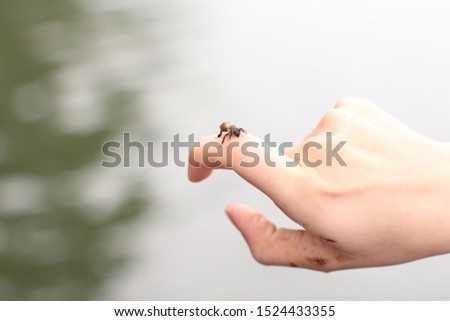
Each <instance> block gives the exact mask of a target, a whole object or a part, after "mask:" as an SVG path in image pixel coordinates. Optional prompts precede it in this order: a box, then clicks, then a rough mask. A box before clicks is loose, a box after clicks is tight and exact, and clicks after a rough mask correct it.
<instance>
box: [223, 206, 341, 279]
mask: <svg viewBox="0 0 450 321" xmlns="http://www.w3.org/2000/svg"><path fill="white" fill-rule="evenodd" d="M225 212H226V213H227V215H228V217H229V218H230V220H231V222H232V223H233V224H234V225H235V226H236V228H237V229H238V230H239V231H240V232H241V233H242V235H243V237H244V239H245V240H246V242H247V243H248V246H249V248H250V251H251V253H252V255H253V257H254V258H255V260H256V261H258V262H259V263H261V264H264V265H284V266H295V267H304V268H309V269H314V270H321V271H331V270H336V269H339V268H342V267H341V266H340V265H341V264H340V262H341V260H340V259H339V258H340V257H341V255H340V254H338V253H336V252H335V250H334V249H333V248H331V247H330V246H328V245H327V244H325V243H324V242H323V241H322V240H321V239H320V238H319V237H317V236H315V235H314V234H311V233H309V232H307V231H304V230H293V229H285V228H277V227H276V226H275V224H273V223H272V222H270V221H269V220H267V219H266V218H265V217H264V216H263V215H262V214H261V213H259V212H257V211H256V210H254V209H252V208H250V207H248V206H246V205H243V204H231V205H229V206H228V207H227V208H226V209H225Z"/></svg>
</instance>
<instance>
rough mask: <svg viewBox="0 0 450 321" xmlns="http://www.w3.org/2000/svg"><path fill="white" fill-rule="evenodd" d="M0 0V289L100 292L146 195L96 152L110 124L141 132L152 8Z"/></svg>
mask: <svg viewBox="0 0 450 321" xmlns="http://www.w3.org/2000/svg"><path fill="white" fill-rule="evenodd" d="M1 7H2V9H1V10H0V39H1V40H0V41H1V48H0V199H1V201H0V299H5V300H16V299H20V300H34V299H36V300H49V299H58V300H63V299H74V300H83V299H92V298H98V297H101V296H102V287H103V285H104V284H105V283H106V282H108V280H111V278H113V277H114V276H115V275H116V274H117V273H118V271H120V270H121V268H122V267H123V266H125V264H126V262H127V260H128V258H129V255H128V252H129V251H128V250H127V247H129V246H130V244H128V243H127V239H128V238H126V237H124V235H126V233H125V231H126V230H127V229H128V228H129V227H130V226H132V225H133V224H137V222H138V221H139V218H140V217H142V216H143V215H145V214H146V213H148V207H149V203H150V201H149V199H150V198H149V195H148V194H147V193H143V192H142V191H143V190H145V189H143V186H144V185H145V183H146V182H145V181H143V180H142V179H140V178H139V177H138V176H137V173H136V172H133V171H132V170H106V169H104V168H101V167H100V162H101V159H102V158H101V153H100V152H101V146H102V144H103V143H104V142H105V141H107V140H111V139H114V138H115V137H116V136H119V135H120V134H121V132H122V131H125V130H128V131H130V130H133V131H134V133H135V135H138V133H139V132H140V133H142V134H143V133H144V132H145V133H146V134H148V133H149V132H150V131H146V130H144V128H145V127H144V126H141V127H139V124H140V121H139V120H138V119H139V118H138V117H140V116H139V115H140V113H139V104H140V100H141V99H142V97H141V96H140V93H141V92H142V78H143V77H144V76H145V77H146V79H152V77H148V74H149V73H150V70H151V71H152V72H153V73H154V75H155V74H156V72H155V70H156V69H158V68H157V67H155V66H157V63H156V60H155V56H156V55H155V54H154V51H156V50H158V40H157V39H156V37H155V36H154V35H152V34H151V31H152V27H153V22H154V21H156V17H157V16H158V14H157V11H158V10H157V8H156V7H155V8H154V9H155V10H153V11H150V8H149V6H146V10H145V11H140V10H139V3H138V2H134V3H131V2H130V3H129V4H128V5H127V7H123V6H122V5H121V2H120V1H111V2H108V3H105V2H102V1H85V2H81V1H72V0H38V1H25V0H19V1H13V2H11V1H2V6H1ZM150 7H151V6H150ZM142 23H144V24H145V28H144V29H143V30H142V31H141V28H140V26H141V25H142ZM137 44H139V50H136V49H135V47H134V46H136V45H137ZM159 63H162V62H158V64H159ZM158 66H159V65H158ZM147 88H148V87H147ZM146 108H151V105H150V104H147V105H146ZM144 194H145V195H144ZM144 196H145V197H144Z"/></svg>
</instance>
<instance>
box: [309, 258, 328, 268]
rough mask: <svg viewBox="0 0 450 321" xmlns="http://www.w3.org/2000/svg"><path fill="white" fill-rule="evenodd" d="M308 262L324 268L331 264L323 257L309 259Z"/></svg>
mask: <svg viewBox="0 0 450 321" xmlns="http://www.w3.org/2000/svg"><path fill="white" fill-rule="evenodd" d="M306 260H307V261H308V262H310V263H311V264H313V265H315V266H324V265H326V264H328V263H329V261H328V260H326V259H324V258H321V257H307V258H306Z"/></svg>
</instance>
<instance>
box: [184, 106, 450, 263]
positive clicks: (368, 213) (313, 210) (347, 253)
mask: <svg viewBox="0 0 450 321" xmlns="http://www.w3.org/2000/svg"><path fill="white" fill-rule="evenodd" d="M327 132H331V133H332V144H333V148H336V149H338V148H340V149H339V156H340V157H341V159H342V160H343V161H344V162H345V164H346V166H344V165H343V164H341V163H340V162H338V161H337V160H336V159H335V160H333V162H332V164H331V165H330V166H327V152H328V153H329V152H330V150H329V149H327V148H325V146H326V144H327V134H326V133H327ZM328 138H329V137H328ZM221 140H222V139H221V138H217V136H210V137H205V138H204V139H202V140H201V141H200V146H197V147H194V148H193V150H192V151H191V154H190V164H189V169H188V175H189V179H190V180H191V181H193V182H198V181H201V180H203V179H205V178H206V177H208V176H209V175H210V174H211V172H212V170H213V169H214V168H231V169H233V170H234V171H236V172H237V173H238V174H239V175H240V176H241V177H242V178H244V179H245V180H247V181H248V182H250V183H251V184H253V185H254V186H256V187H257V188H259V189H260V190H261V191H263V192H264V193H265V194H266V195H267V196H268V197H270V198H271V199H272V200H273V201H274V203H275V204H276V205H277V206H278V207H279V208H280V209H281V210H282V211H283V212H284V213H285V214H286V215H287V216H288V217H289V218H291V219H292V220H293V221H294V222H296V223H298V224H299V227H300V226H301V227H303V229H298V230H294V229H285V228H277V227H275V225H274V224H273V223H271V222H270V221H268V220H267V219H266V218H265V217H264V216H263V215H262V214H260V213H258V212H257V211H256V210H254V209H251V208H249V207H247V206H245V205H241V204H232V205H229V206H228V207H227V208H226V213H227V215H228V216H229V218H230V219H231V221H232V222H233V223H234V225H235V226H236V227H237V228H238V229H239V230H240V232H241V233H242V235H243V236H244V238H245V240H246V241H247V243H248V245H249V247H250V250H251V253H252V254H253V256H254V257H255V259H256V260H257V261H258V262H260V263H262V264H267V265H286V266H297V267H304V268H310V269H315V270H321V271H333V270H339V269H347V268H356V267H368V266H382V265H390V264H398V263H403V262H407V261H411V260H415V259H419V258H423V257H427V256H432V255H437V254H443V253H448V252H450V211H449V207H450V147H449V145H448V144H445V143H439V142H435V141H432V140H430V139H427V138H425V137H423V136H421V135H419V134H417V133H416V132H414V131H413V130H411V129H409V128H408V127H406V126H405V125H403V124H402V123H400V122H399V121H397V120H396V119H394V118H393V117H392V116H390V115H389V114H387V113H385V112H384V111H382V110H381V109H379V108H378V107H377V106H376V105H374V104H373V103H371V102H369V101H367V100H364V99H360V98H345V99H342V100H340V101H338V102H337V104H336V106H335V108H334V109H332V110H330V111H329V112H327V113H326V114H325V115H324V116H323V118H322V120H321V121H320V122H319V124H318V125H317V127H316V128H315V129H314V130H313V131H312V132H311V133H310V134H309V135H308V136H307V137H306V138H305V139H303V141H302V142H300V143H299V144H298V145H297V146H295V147H293V148H290V149H288V150H285V154H284V155H281V156H280V155H278V152H277V151H276V150H274V149H271V150H270V159H271V160H272V161H273V162H274V163H275V166H269V165H268V164H267V162H265V161H264V159H266V158H267V154H266V155H265V149H264V148H263V147H262V145H261V140H260V139H258V138H256V137H254V136H252V135H250V134H242V135H240V137H234V136H233V137H232V138H231V139H230V140H229V139H228V138H227V139H226V140H225V141H224V143H223V145H222V146H223V153H221V155H210V153H206V150H207V149H205V148H204V147H205V145H206V146H207V145H208V143H209V144H211V142H217V143H218V144H220V142H221ZM237 142H239V143H240V144H241V145H240V146H243V144H244V143H250V144H253V146H249V147H252V148H248V149H247V151H251V152H252V153H254V154H253V155H257V156H258V157H259V160H260V161H259V162H258V163H257V164H255V165H254V166H242V165H243V164H249V163H250V162H252V161H253V160H254V157H253V158H252V157H250V156H249V155H250V154H249V153H248V152H245V151H243V149H242V148H233V146H231V145H232V144H237ZM340 142H345V144H344V145H343V146H342V145H341V147H339V146H338V144H339V143H340ZM317 143H319V144H320V146H323V147H324V148H322V149H318V148H317V146H319V145H317ZM218 144H216V146H217V145H218ZM256 145H257V146H256ZM307 146H309V147H310V148H309V149H308V150H307V155H306V156H307V158H305V155H303V154H304V152H305V150H306V149H305V148H306V147H307ZM311 146H312V147H311ZM234 147H236V146H234ZM215 151H217V150H215ZM216 154H218V153H216ZM296 154H297V155H298V154H300V155H302V156H303V159H300V161H299V162H298V165H297V166H288V165H287V164H292V160H293V159H295V155H296ZM265 156H266V158H265ZM328 158H329V155H328ZM317 161H322V163H321V165H319V166H311V164H316V165H317V164H318V163H316V162H317ZM197 162H198V163H197ZM307 165H310V166H307Z"/></svg>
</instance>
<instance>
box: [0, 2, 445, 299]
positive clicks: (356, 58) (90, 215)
mask: <svg viewBox="0 0 450 321" xmlns="http://www.w3.org/2000/svg"><path fill="white" fill-rule="evenodd" d="M449 9H450V5H449V4H448V3H447V2H446V1H433V2H429V1H399V0H395V1H377V2H374V1H356V0H352V1H350V0H345V1H338V2H336V1H331V0H328V1H324V0H319V1H293V0H288V1H283V2H282V3H280V2H279V1H267V0H263V1H256V0H255V1H237V0H231V1H207V0H196V1H194V0H192V1H191V0H188V1H181V0H159V1H156V0H153V1H152V0H147V1H145V0H132V1H126V2H125V1H120V0H108V1H106V0H89V1H88V0H34V1H25V0H16V1H3V0H2V1H1V10H0V44H1V45H0V299H2V300H94V299H96V300H348V299H350V300H366V299H370V300H383V299H385V300H391V299H395V300H428V299H432V300H448V299H450V274H449V273H448V271H449V268H450V256H449V255H444V256H439V257H433V258H429V259H425V260H420V261H416V262H411V263H408V264H403V265H398V266H392V267H383V268H370V269H361V270H349V271H340V272H333V273H328V274H324V273H320V272H314V271H307V270H302V269H293V268H284V267H266V266H261V265H259V264H258V263H256V262H255V261H254V260H253V259H252V257H251V255H250V253H249V251H248V249H247V246H246V244H245V242H244V241H243V239H242V237H241V236H240V234H239V233H238V232H237V231H236V230H235V228H234V227H233V226H232V224H231V223H230V222H229V221H228V220H227V218H226V216H225V214H224V212H223V209H224V207H225V206H226V205H227V204H229V203H232V202H243V203H247V204H249V205H250V206H252V207H254V208H257V209H258V210H260V211H262V212H263V213H265V215H267V217H268V218H269V219H271V220H273V221H274V222H275V223H276V224H277V225H280V226H286V227H293V226H294V225H293V223H292V222H290V221H289V220H288V219H287V218H285V217H284V216H283V214H282V213H281V212H280V211H279V210H278V209H277V208H276V207H275V206H274V205H273V203H272V202H271V201H270V200H268V199H267V198H266V197H265V196H264V195H263V194H262V193H261V192H259V191H258V190H256V189H255V188H254V187H252V186H250V185H249V184H247V183H246V182H244V181H242V180H241V179H240V178H239V177H238V176H237V175H236V174H234V173H232V172H229V171H217V172H214V173H213V175H212V177H211V178H210V179H208V180H206V181H204V182H202V183H199V184H192V183H190V182H189V181H188V180H187V175H186V168H185V167H179V166H176V165H175V164H174V162H173V159H172V158H169V165H168V166H166V167H163V168H155V167H151V166H149V165H147V166H145V167H144V168H139V167H138V166H137V163H138V162H137V158H136V157H134V158H133V157H132V166H131V167H130V168H125V167H123V166H119V167H117V168H103V167H101V162H102V160H104V156H103V155H102V145H103V144H104V143H105V142H107V141H111V140H117V141H121V140H122V135H123V133H124V132H129V133H130V135H131V138H132V140H135V141H141V142H142V143H144V144H145V143H146V142H148V141H153V142H155V157H154V158H155V159H156V160H159V159H160V157H161V153H162V150H161V148H160V144H161V143H162V142H163V141H168V142H170V141H172V140H173V137H174V135H175V134H180V139H182V140H187V137H188V135H189V134H191V133H194V134H195V137H196V138H197V139H198V138H200V137H202V136H203V135H206V134H211V133H216V132H218V125H219V124H220V123H221V122H222V121H225V120H231V121H233V122H235V123H237V124H239V125H241V126H243V127H244V128H246V129H247V130H248V131H250V132H252V133H253V134H255V135H258V136H261V137H262V136H264V135H265V134H267V133H270V134H271V138H272V140H273V141H276V142H277V143H281V142H285V141H286V142H293V143H296V142H298V141H300V140H301V138H302V137H303V136H305V135H306V134H307V133H308V132H309V131H310V130H311V129H312V128H313V127H314V126H315V124H316V123H317V122H318V121H319V119H320V117H321V115H322V114H323V113H324V112H326V111H327V110H328V109H330V108H331V107H332V106H333V104H334V102H335V101H336V100H337V99H339V98H341V97H344V96H348V95H355V96H362V97H365V98H368V99H371V100H372V101H374V102H375V103H377V104H378V105H380V106H381V107H382V108H384V109H385V110H387V111H388V112H390V113H391V114H393V115H394V116H395V117H397V118H399V119H400V120H401V121H403V122H404V123H406V124H407V125H409V126H411V127H412V128H414V129H415V130H417V131H418V132H420V133H422V134H424V135H426V136H428V137H430V138H433V139H436V140H447V141H448V140H450V130H449V126H448V119H449V117H450V111H449V110H450V108H449V107H450V104H449V101H450V91H449V90H448V89H449V88H450V60H449V59H448V57H450V41H449V38H448V35H449V32H450V20H449V19H448V12H449ZM187 153H188V152H187V150H186V149H183V150H182V153H181V156H182V159H183V160H186V159H187ZM169 155H170V156H173V152H172V151H170V153H169ZM134 156H136V155H134Z"/></svg>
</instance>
